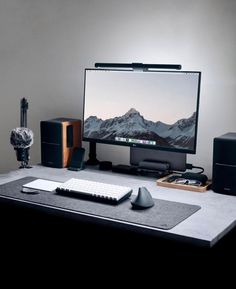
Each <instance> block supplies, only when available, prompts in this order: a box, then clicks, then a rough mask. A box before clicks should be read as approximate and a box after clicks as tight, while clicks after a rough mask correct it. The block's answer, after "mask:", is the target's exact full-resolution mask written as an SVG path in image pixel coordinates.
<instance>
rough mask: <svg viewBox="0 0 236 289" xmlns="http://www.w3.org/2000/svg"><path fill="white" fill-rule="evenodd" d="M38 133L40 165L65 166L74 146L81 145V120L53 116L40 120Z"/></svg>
mask: <svg viewBox="0 0 236 289" xmlns="http://www.w3.org/2000/svg"><path fill="white" fill-rule="evenodd" d="M40 133H41V163H42V165H44V166H48V167H54V168H64V167H67V166H68V164H69V163H70V160H71V157H72V154H73V150H74V148H80V147H81V120H79V119H72V118H55V119H51V120H46V121H41V122H40Z"/></svg>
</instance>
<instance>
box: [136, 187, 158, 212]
mask: <svg viewBox="0 0 236 289" xmlns="http://www.w3.org/2000/svg"><path fill="white" fill-rule="evenodd" d="M131 205H132V208H133V209H147V208H150V207H152V206H154V201H153V199H152V196H151V194H150V192H149V191H148V190H147V188H145V187H140V188H139V190H138V195H137V196H136V197H135V198H134V199H133V200H132V201H131Z"/></svg>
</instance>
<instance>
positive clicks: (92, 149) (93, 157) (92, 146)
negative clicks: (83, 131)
mask: <svg viewBox="0 0 236 289" xmlns="http://www.w3.org/2000/svg"><path fill="white" fill-rule="evenodd" d="M98 164H99V160H98V159H97V153H96V142H94V141H90V142H89V159H88V160H87V161H86V165H88V166H96V165H98Z"/></svg>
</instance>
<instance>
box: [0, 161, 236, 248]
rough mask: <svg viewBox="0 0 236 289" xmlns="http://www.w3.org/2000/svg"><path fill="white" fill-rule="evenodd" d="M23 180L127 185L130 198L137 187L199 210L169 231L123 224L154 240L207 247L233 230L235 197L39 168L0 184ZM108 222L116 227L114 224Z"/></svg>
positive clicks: (145, 180) (126, 178)
mask: <svg viewBox="0 0 236 289" xmlns="http://www.w3.org/2000/svg"><path fill="white" fill-rule="evenodd" d="M25 176H33V177H37V178H45V179H50V180H55V181H61V182H63V181H66V180H68V179H70V178H72V177H75V178H76V177H80V178H85V179H91V180H97V181H100V182H105V183H112V184H122V185H127V186H129V187H132V188H133V192H134V194H136V193H137V192H138V188H139V187H141V186H145V187H147V188H148V190H149V191H150V192H151V194H152V196H153V197H154V198H157V199H163V200H169V201H175V202H182V203H187V204H193V205H199V206H201V209H200V210H199V211H197V212H196V213H194V214H193V215H191V216H190V217H189V218H187V219H185V220H184V221H183V222H181V223H180V224H178V225H176V226H175V227H174V228H172V229H170V230H161V229H156V228H150V227H144V226H139V225H137V224H136V225H134V224H127V223H124V224H123V225H125V226H128V225H130V226H135V228H136V229H138V230H139V229H140V230H142V231H143V230H147V231H149V233H150V232H151V233H152V234H155V235H156V236H162V237H166V238H170V239H176V240H180V241H186V242H192V243H196V244H198V245H201V246H207V247H211V246H213V245H214V244H215V243H216V242H217V241H218V240H220V239H221V238H222V237H223V236H224V235H226V234H227V232H229V231H230V230H231V229H233V228H234V226H235V221H236V209H235V208H236V197H234V196H226V195H221V194H216V193H214V192H212V191H207V192H202V193H198V192H191V191H184V190H179V189H170V188H164V187H159V186H157V185H156V180H155V179H153V178H147V177H138V176H129V175H121V174H117V173H112V172H102V171H99V170H94V169H86V170H84V171H79V172H73V171H68V170H67V169H54V168H47V167H43V166H34V167H33V168H32V169H21V170H16V171H12V172H10V173H7V174H1V175H0V184H4V183H7V182H10V181H13V180H17V179H19V178H22V177H25ZM0 198H1V191H0ZM4 198H5V197H4ZM93 217H94V216H93ZM107 221H109V220H107ZM111 221H112V222H114V223H116V221H114V220H111ZM119 223H120V222H119ZM119 225H120V224H119Z"/></svg>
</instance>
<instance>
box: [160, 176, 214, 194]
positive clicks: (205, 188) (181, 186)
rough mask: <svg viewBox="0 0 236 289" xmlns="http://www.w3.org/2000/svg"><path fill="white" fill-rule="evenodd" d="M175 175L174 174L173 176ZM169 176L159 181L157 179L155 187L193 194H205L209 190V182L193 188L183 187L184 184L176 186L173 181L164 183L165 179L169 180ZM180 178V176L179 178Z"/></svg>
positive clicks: (190, 186) (189, 186) (191, 186)
mask: <svg viewBox="0 0 236 289" xmlns="http://www.w3.org/2000/svg"><path fill="white" fill-rule="evenodd" d="M175 175H176V174H175ZM170 176H171V175H168V176H165V177H163V178H161V179H158V180H157V181H156V182H157V185H158V186H162V187H168V188H174V189H180V190H187V191H193V192H206V191H207V190H209V189H210V186H211V182H210V181H207V182H206V184H205V185H204V186H199V187H197V186H193V185H185V184H176V183H175V182H174V181H173V182H171V183H169V182H167V181H166V179H167V178H169V177H170ZM179 177H181V176H179Z"/></svg>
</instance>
